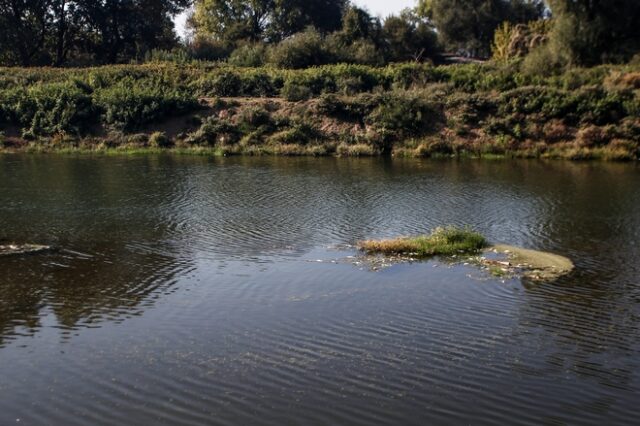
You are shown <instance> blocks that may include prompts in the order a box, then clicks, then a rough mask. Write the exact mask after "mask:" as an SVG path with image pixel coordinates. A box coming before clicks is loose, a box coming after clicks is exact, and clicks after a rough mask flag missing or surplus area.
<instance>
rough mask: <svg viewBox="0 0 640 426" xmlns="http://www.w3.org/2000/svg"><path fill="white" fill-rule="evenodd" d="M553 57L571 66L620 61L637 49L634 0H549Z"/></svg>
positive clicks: (639, 12)
mask: <svg viewBox="0 0 640 426" xmlns="http://www.w3.org/2000/svg"><path fill="white" fill-rule="evenodd" d="M549 3H550V6H551V10H552V12H553V15H554V20H555V25H554V28H553V31H552V33H551V41H552V43H551V44H552V46H551V49H553V52H554V54H555V55H556V57H561V58H564V59H565V60H566V61H567V63H568V64H571V65H587V66H588V65H595V64H600V63H605V62H622V61H625V60H628V59H630V58H631V57H632V56H633V55H634V54H636V53H637V52H638V51H639V50H640V32H639V31H638V28H637V25H638V21H639V20H640V2H638V1H637V0H611V1H607V2H603V1H591V0H550V2H549Z"/></svg>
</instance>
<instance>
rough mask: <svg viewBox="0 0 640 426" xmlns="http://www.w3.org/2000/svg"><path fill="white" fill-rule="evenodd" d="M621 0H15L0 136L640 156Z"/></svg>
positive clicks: (215, 148)
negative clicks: (393, 12) (401, 4)
mask: <svg viewBox="0 0 640 426" xmlns="http://www.w3.org/2000/svg"><path fill="white" fill-rule="evenodd" d="M613 3H614V5H611V6H610V5H609V4H608V3H607V5H605V4H604V2H600V1H593V0H550V1H549V2H547V3H543V2H542V1H541V0H420V1H418V2H417V3H416V7H415V8H414V9H407V10H405V11H403V12H402V13H400V14H398V15H397V16H389V17H386V18H385V19H384V20H382V19H380V18H375V17H373V16H371V15H370V14H369V13H368V12H367V11H366V10H363V9H361V8H358V7H356V6H354V5H353V4H351V3H350V2H349V1H348V0H305V1H300V0H250V1H241V0H195V1H192V0H126V1H121V0H103V1H100V2H96V1H86V0H37V1H32V0H29V1H26V0H0V25H1V28H2V29H0V64H5V65H22V66H23V68H0V145H1V147H2V149H5V150H7V149H27V148H28V149H54V148H55V149H92V150H95V149H114V148H115V149H123V148H126V149H137V148H145V149H148V148H154V149H166V148H170V147H174V148H175V149H184V150H190V151H194V150H198V151H206V152H217V153H225V154H233V153H250V154H290V155H293V154H313V155H321V154H338V155H406V156H433V155H444V156H457V155H473V156H487V155H512V156H526V157H563V158H574V159H581V158H606V159H616V160H630V159H637V158H638V153H639V148H638V145H639V143H640V139H639V138H640V130H639V129H640V122H639V116H640V103H639V102H640V101H639V96H640V56H638V52H640V33H639V32H638V31H636V29H635V22H636V21H637V20H638V19H640V7H639V6H638V2H637V1H636V0H614V1H613ZM191 6H193V9H192V14H191V17H190V18H189V27H190V28H191V31H192V32H193V37H192V38H191V39H190V41H188V42H186V43H180V42H179V41H178V38H177V37H176V34H175V32H174V29H173V23H172V17H173V16H174V15H175V14H177V13H179V12H181V11H184V10H187V8H189V7H191ZM443 51H449V52H452V51H456V52H457V53H458V54H462V55H467V56H476V57H487V56H488V55H489V54H492V56H493V58H492V60H491V61H488V62H486V63H479V61H478V62H477V63H476V62H473V61H471V62H472V63H470V64H466V65H461V64H460V65H446V66H445V65H437V64H439V63H448V62H450V61H445V59H446V58H447V57H445V56H444V55H443V54H442V52H443ZM123 62H124V63H131V62H134V63H136V64H137V65H135V64H130V65H106V66H97V67H88V68H81V67H84V66H88V65H100V64H105V63H107V64H114V63H123ZM143 62H144V63H143ZM434 64H435V65H434ZM614 64H615V65H614ZM35 65H56V66H65V67H67V68H35V67H33V68H29V66H35ZM71 66H76V67H71Z"/></svg>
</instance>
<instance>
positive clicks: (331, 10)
mask: <svg viewBox="0 0 640 426" xmlns="http://www.w3.org/2000/svg"><path fill="white" fill-rule="evenodd" d="M345 4H346V0H196V2H195V12H194V19H193V22H194V24H195V27H196V28H195V30H196V34H197V35H207V36H211V37H213V38H214V39H216V40H218V41H221V42H223V43H225V44H227V45H236V44H238V43H239V42H242V41H252V42H255V41H280V40H282V39H284V38H286V37H288V36H290V35H292V34H294V33H297V32H300V31H303V30H304V29H305V28H306V27H308V26H312V27H314V28H316V29H317V30H318V31H320V32H328V31H333V30H335V29H337V28H339V26H340V18H341V16H342V12H343V10H344V8H345Z"/></svg>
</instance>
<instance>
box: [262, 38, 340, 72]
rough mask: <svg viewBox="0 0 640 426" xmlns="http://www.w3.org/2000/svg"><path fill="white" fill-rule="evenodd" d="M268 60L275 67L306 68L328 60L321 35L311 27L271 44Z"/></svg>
mask: <svg viewBox="0 0 640 426" xmlns="http://www.w3.org/2000/svg"><path fill="white" fill-rule="evenodd" d="M268 60H269V63H271V64H273V65H275V66H277V67H280V68H288V69H300V68H307V67H311V66H314V65H322V64H326V63H328V62H329V59H328V53H327V51H326V50H325V48H324V43H323V40H322V36H321V35H320V33H318V31H316V30H315V29H313V28H309V29H307V30H306V31H304V32H301V33H298V34H294V35H293V36H291V37H290V38H288V39H285V40H283V41H282V42H280V43H278V44H277V45H274V46H272V47H271V48H270V49H269V53H268Z"/></svg>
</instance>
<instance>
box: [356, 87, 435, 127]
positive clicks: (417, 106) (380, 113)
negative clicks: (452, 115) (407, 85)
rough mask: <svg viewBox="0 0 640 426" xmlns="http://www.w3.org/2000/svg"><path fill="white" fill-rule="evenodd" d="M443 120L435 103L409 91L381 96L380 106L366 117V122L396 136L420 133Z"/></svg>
mask: <svg viewBox="0 0 640 426" xmlns="http://www.w3.org/2000/svg"><path fill="white" fill-rule="evenodd" d="M441 120H442V117H441V116H440V111H438V109H437V107H436V106H435V105H432V104H430V103H428V102H425V101H424V100H423V99H421V98H420V97H417V96H413V95H410V94H408V93H397V94H396V93H394V94H388V95H384V96H382V97H381V98H380V103H379V104H378V106H377V107H376V108H375V109H374V110H373V111H372V112H371V113H370V114H369V115H368V116H367V117H366V123H367V124H369V125H371V126H373V127H374V128H376V129H379V130H380V131H383V132H392V133H393V134H394V135H396V137H406V136H410V135H419V134H422V133H424V132H425V131H426V130H431V129H434V128H435V125H436V124H437V123H438V122H440V121H441Z"/></svg>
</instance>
